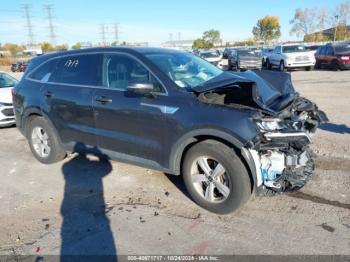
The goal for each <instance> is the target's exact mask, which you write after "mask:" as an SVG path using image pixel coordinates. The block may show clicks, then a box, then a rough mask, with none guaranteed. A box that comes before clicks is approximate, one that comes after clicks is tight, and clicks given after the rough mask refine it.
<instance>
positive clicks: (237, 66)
mask: <svg viewBox="0 0 350 262" xmlns="http://www.w3.org/2000/svg"><path fill="white" fill-rule="evenodd" d="M236 71H237V72H240V71H241V69H240V68H239V64H238V63H236Z"/></svg>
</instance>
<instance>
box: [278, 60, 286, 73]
mask: <svg viewBox="0 0 350 262" xmlns="http://www.w3.org/2000/svg"><path fill="white" fill-rule="evenodd" d="M278 70H279V71H281V72H286V71H287V70H286V67H285V66H284V62H283V60H281V62H280V65H279V66H278Z"/></svg>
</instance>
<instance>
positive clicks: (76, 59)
mask: <svg viewBox="0 0 350 262" xmlns="http://www.w3.org/2000/svg"><path fill="white" fill-rule="evenodd" d="M101 57H102V55H100V54H86V55H85V54H84V55H74V56H65V57H61V58H60V59H59V61H58V64H57V66H56V70H55V72H54V74H53V76H52V79H50V81H52V82H57V83H62V84H74V85H90V86H97V85H98V86H100V85H101V84H102V81H101V80H102V77H101V71H102V70H101V66H102V65H101Z"/></svg>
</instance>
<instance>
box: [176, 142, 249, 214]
mask: <svg viewBox="0 0 350 262" xmlns="http://www.w3.org/2000/svg"><path fill="white" fill-rule="evenodd" d="M182 173H183V178H184V182H185V185H186V188H187V190H188V192H189V194H190V195H191V197H192V199H193V200H194V201H195V202H196V203H197V204H198V205H200V206H201V207H203V208H205V209H207V210H209V211H211V212H214V213H219V214H227V213H230V212H232V211H234V210H236V209H238V208H239V207H240V206H242V205H243V204H244V203H246V202H247V201H248V199H249V197H250V195H251V182H250V178H249V174H248V172H247V170H246V168H245V166H244V164H243V163H242V161H241V160H240V159H239V157H238V156H237V155H236V153H235V152H234V150H233V149H232V148H230V147H228V146H226V145H224V144H222V143H220V142H217V141H214V140H206V141H204V142H200V143H198V144H196V145H194V146H193V147H191V148H190V149H189V150H188V152H187V153H186V156H185V158H184V162H183V166H182Z"/></svg>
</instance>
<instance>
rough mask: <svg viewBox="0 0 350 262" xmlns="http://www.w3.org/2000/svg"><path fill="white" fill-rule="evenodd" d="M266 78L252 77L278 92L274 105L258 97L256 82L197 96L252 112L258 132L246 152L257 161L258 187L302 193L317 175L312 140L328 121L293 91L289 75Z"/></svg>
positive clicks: (278, 191)
mask: <svg viewBox="0 0 350 262" xmlns="http://www.w3.org/2000/svg"><path fill="white" fill-rule="evenodd" d="M251 73H252V72H250V74H251ZM263 74H265V73H262V74H260V76H258V75H257V74H255V76H254V77H255V78H256V77H259V81H260V84H263V85H268V86H269V88H273V89H274V90H276V91H277V92H278V93H279V96H276V97H275V99H272V100H271V101H270V102H267V101H266V100H265V101H264V99H262V98H261V97H259V91H260V90H259V88H258V85H259V83H258V82H257V81H252V82H248V81H242V82H240V81H237V82H235V83H233V84H232V83H231V84H230V86H225V88H216V89H213V90H206V91H204V92H201V93H199V94H198V99H199V101H201V102H204V103H210V104H216V105H225V106H228V107H233V108H239V109H241V110H252V111H254V116H253V120H254V121H255V122H256V125H257V129H258V131H259V132H258V135H257V136H256V137H255V138H254V139H253V141H250V142H249V143H248V144H247V145H246V148H247V150H248V151H249V152H250V154H251V156H252V158H253V159H254V163H255V169H256V170H255V171H256V176H257V181H256V183H257V187H259V188H261V189H262V191H263V193H265V194H276V193H284V192H292V191H295V190H298V189H300V188H302V187H303V186H304V185H305V184H306V182H307V181H308V180H309V178H310V176H311V175H312V174H313V171H314V158H315V155H314V153H313V152H312V151H311V149H310V148H309V145H310V143H311V142H312V140H311V137H312V135H313V133H314V132H315V131H316V129H317V127H318V126H319V125H320V124H321V123H323V122H326V121H328V119H327V116H326V114H325V113H324V112H322V111H321V110H319V109H318V108H317V106H316V105H315V104H314V103H312V102H311V101H309V100H308V99H306V98H303V97H300V96H299V94H298V93H296V92H295V91H294V88H293V86H292V85H291V80H290V76H289V75H288V74H283V75H275V77H279V76H282V78H283V79H282V80H281V79H280V78H278V80H277V81H275V82H274V80H273V78H272V77H271V76H273V75H271V74H270V73H268V74H267V76H268V77H266V78H267V79H265V77H264V75H263ZM286 75H287V76H286ZM271 79H272V80H271ZM263 80H264V81H265V82H264V83H262V81H263Z"/></svg>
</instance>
